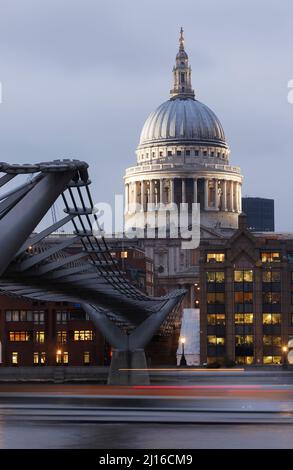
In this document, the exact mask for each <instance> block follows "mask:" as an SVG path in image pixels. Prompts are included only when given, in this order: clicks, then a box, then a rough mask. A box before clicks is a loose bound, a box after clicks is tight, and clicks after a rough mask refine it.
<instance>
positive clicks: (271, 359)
mask: <svg viewBox="0 0 293 470" xmlns="http://www.w3.org/2000/svg"><path fill="white" fill-rule="evenodd" d="M281 362H282V357H281V356H264V357H263V363H264V364H281Z"/></svg>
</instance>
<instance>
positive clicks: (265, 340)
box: [263, 335, 272, 346]
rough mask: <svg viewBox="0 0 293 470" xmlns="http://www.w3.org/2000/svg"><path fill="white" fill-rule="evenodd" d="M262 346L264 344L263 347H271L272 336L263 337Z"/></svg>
mask: <svg viewBox="0 0 293 470" xmlns="http://www.w3.org/2000/svg"><path fill="white" fill-rule="evenodd" d="M263 344H264V346H271V345H272V336H271V335H263Z"/></svg>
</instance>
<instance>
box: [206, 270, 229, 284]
mask: <svg viewBox="0 0 293 470" xmlns="http://www.w3.org/2000/svg"><path fill="white" fill-rule="evenodd" d="M207 282H209V283H210V282H217V283H222V282H225V273H224V271H208V272H207Z"/></svg>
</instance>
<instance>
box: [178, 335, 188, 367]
mask: <svg viewBox="0 0 293 470" xmlns="http://www.w3.org/2000/svg"><path fill="white" fill-rule="evenodd" d="M181 344H182V355H181V359H180V367H184V366H186V365H187V363H186V359H185V355H184V344H185V338H184V337H182V338H181Z"/></svg>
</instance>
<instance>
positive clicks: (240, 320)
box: [207, 313, 293, 326]
mask: <svg viewBox="0 0 293 470" xmlns="http://www.w3.org/2000/svg"><path fill="white" fill-rule="evenodd" d="M253 317H254V315H253V313H235V317H234V318H235V324H236V325H251V324H253ZM207 320H208V325H212V326H215V325H219V326H225V324H226V316H225V314H224V313H211V314H208V315H207ZM262 323H263V325H280V324H281V314H280V313H263V314H262ZM291 325H293V314H291Z"/></svg>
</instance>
